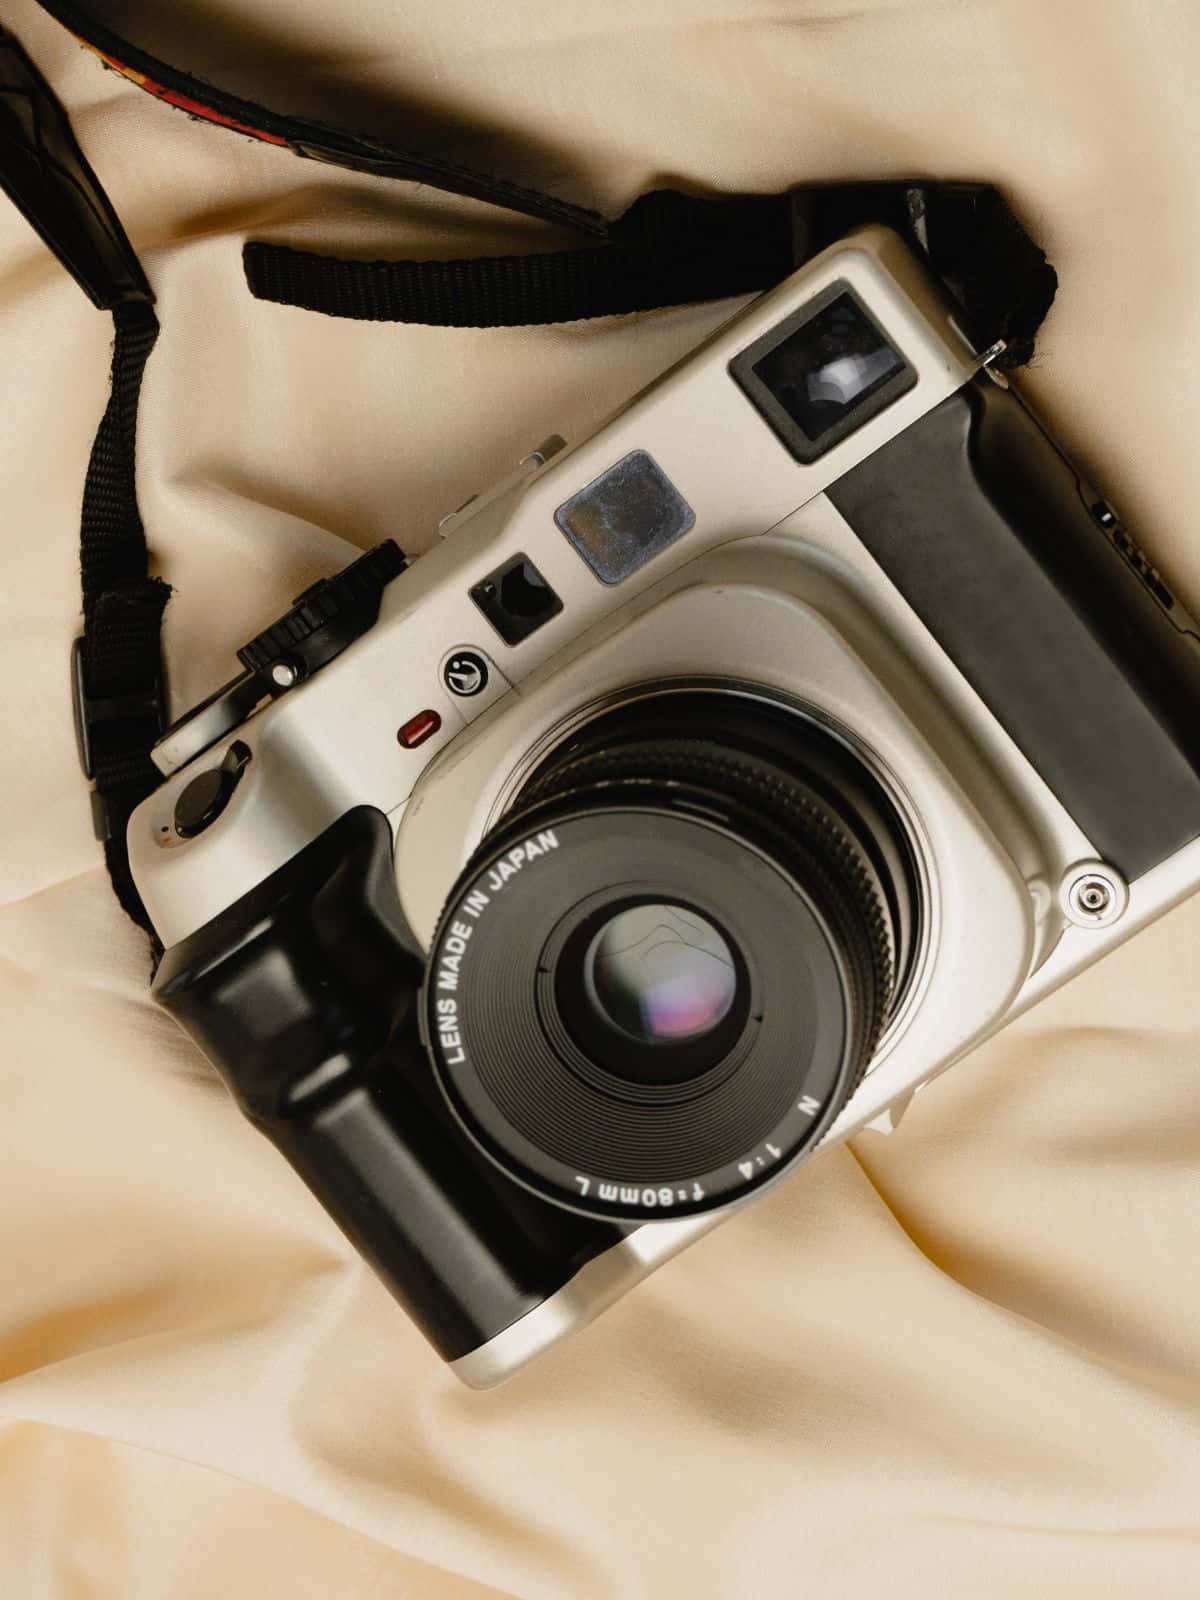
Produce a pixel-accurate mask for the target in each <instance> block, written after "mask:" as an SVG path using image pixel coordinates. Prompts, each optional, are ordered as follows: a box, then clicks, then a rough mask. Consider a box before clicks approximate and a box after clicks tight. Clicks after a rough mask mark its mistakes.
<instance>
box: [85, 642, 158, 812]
mask: <svg viewBox="0 0 1200 1600" xmlns="http://www.w3.org/2000/svg"><path fill="white" fill-rule="evenodd" d="M84 642H85V641H84V637H83V635H82V634H81V635H80V636H79V638H78V639H76V640H75V641H74V642H73V643H72V645H71V710H72V713H73V715H74V720H75V749H76V751H77V753H78V755H79V765H80V767H81V769H82V771H83V775H84V777H85V778H88V779H94V778H95V776H96V759H95V744H94V740H93V737H92V736H93V733H94V732H95V730H96V729H97V728H98V727H102V726H104V725H106V724H110V723H114V722H137V723H147V722H153V724H154V728H155V732H156V733H158V734H161V733H162V732H163V731H164V730H165V728H166V725H167V693H166V674H165V673H164V672H163V668H162V663H161V661H160V662H159V665H158V669H157V671H156V672H155V674H154V682H153V683H152V684H150V685H149V686H148V687H147V688H144V689H135V690H131V691H130V692H129V693H128V694H113V695H91V694H89V693H88V688H87V682H86V676H85V672H84ZM150 742H151V741H150V740H149V739H146V740H144V743H145V744H146V746H147V748H148V747H149V744H150ZM92 824H93V828H94V830H95V834H96V837H97V839H99V840H100V841H101V842H103V841H104V840H106V839H108V838H109V837H110V834H111V830H110V828H109V823H108V807H107V804H106V802H105V799H104V796H103V795H102V794H101V793H100V791H99V790H97V789H93V791H92Z"/></svg>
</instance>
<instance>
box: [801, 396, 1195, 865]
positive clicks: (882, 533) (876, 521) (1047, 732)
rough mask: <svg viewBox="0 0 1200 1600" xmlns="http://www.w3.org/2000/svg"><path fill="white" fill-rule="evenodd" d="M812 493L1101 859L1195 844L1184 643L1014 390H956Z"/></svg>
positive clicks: (1149, 859) (1150, 857)
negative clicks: (841, 523) (874, 564)
mask: <svg viewBox="0 0 1200 1600" xmlns="http://www.w3.org/2000/svg"><path fill="white" fill-rule="evenodd" d="M829 498H830V499H831V500H832V502H833V503H834V505H835V506H836V507H837V509H838V510H839V511H840V512H841V514H842V515H843V516H844V517H845V518H846V520H847V521H848V522H849V523H850V525H851V527H852V528H853V529H854V531H855V532H856V533H857V535H858V537H859V538H860V539H861V540H862V541H863V543H864V544H865V545H866V547H867V548H868V550H870V552H871V554H872V555H873V556H874V557H875V559H876V560H877V561H878V562H879V563H880V565H881V566H882V567H883V569H884V571H885V572H886V573H887V574H888V576H889V577H890V578H891V579H892V581H893V582H894V583H895V584H896V586H897V588H898V589H899V590H900V591H901V593H902V594H903V595H904V596H905V598H906V599H907V600H908V602H909V604H910V605H911V606H912V607H913V609H914V610H915V611H916V613H917V615H918V616H919V617H920V618H921V620H922V621H923V622H924V623H925V625H926V626H927V627H928V628H929V630H930V631H931V633H932V634H933V635H934V637H935V638H936V639H937V640H938V642H939V643H940V644H941V646H942V648H943V649H944V650H945V651H946V653H947V655H948V656H949V657H950V658H951V660H952V661H953V662H954V663H955V664H956V665H957V666H958V668H959V669H960V670H961V672H962V673H963V675H964V677H966V678H967V680H968V681H969V682H970V683H971V684H972V686H973V687H974V688H975V690H976V691H977V692H978V693H979V695H980V696H981V698H982V699H983V700H984V702H985V703H986V704H987V706H988V707H989V708H990V710H991V711H992V712H993V714H994V715H995V716H996V718H997V719H998V721H999V722H1000V723H1001V724H1002V725H1003V726H1004V728H1005V729H1006V730H1007V732H1008V733H1009V734H1010V735H1011V737H1012V739H1013V741H1014V742H1015V743H1016V744H1017V745H1018V746H1019V747H1020V749H1021V750H1022V751H1023V752H1024V754H1025V755H1026V756H1027V757H1028V758H1029V760H1030V762H1031V763H1032V764H1033V765H1034V766H1035V767H1036V768H1037V770H1038V771H1039V772H1040V773H1041V775H1042V777H1043V778H1044V779H1045V781H1046V783H1047V784H1048V785H1049V787H1050V788H1051V789H1052V790H1053V792H1054V793H1055V794H1056V795H1057V796H1058V798H1059V799H1060V800H1061V801H1062V803H1063V805H1064V806H1065V807H1066V809H1067V810H1068V811H1069V812H1070V813H1071V815H1072V816H1073V817H1074V818H1075V820H1076V821H1077V822H1078V824H1079V826H1080V827H1081V828H1082V829H1083V831H1084V832H1085V833H1086V834H1087V835H1088V837H1089V838H1090V839H1091V841H1092V843H1093V844H1094V845H1095V847H1096V850H1097V852H1098V853H1099V854H1100V855H1101V856H1102V857H1104V858H1105V859H1106V860H1108V861H1110V862H1112V864H1113V865H1114V866H1116V867H1118V868H1119V869H1120V870H1121V871H1122V872H1123V873H1124V874H1125V875H1126V876H1127V877H1129V878H1136V877H1138V876H1139V875H1140V874H1141V873H1143V872H1145V871H1147V870H1148V869H1149V868H1150V867H1153V866H1155V865H1156V864H1157V863H1158V862H1160V861H1162V860H1164V859H1165V858H1166V857H1167V856H1169V855H1171V854H1172V853H1173V852H1174V851H1175V850H1177V849H1179V848H1180V846H1181V845H1184V844H1186V843H1188V841H1189V840H1191V839H1193V838H1195V837H1196V836H1197V834H1200V776H1198V775H1197V769H1198V766H1200V649H1198V647H1197V640H1196V638H1195V636H1194V635H1193V634H1192V633H1191V632H1189V631H1187V628H1188V624H1187V620H1186V618H1184V617H1183V616H1182V614H1181V609H1180V608H1179V607H1178V606H1177V604H1176V603H1175V602H1174V600H1173V597H1171V596H1170V594H1169V591H1166V592H1167V596H1168V599H1169V600H1171V605H1170V606H1169V607H1168V606H1166V605H1164V603H1163V600H1162V596H1161V595H1156V593H1155V592H1154V590H1153V587H1152V586H1151V585H1150V584H1149V583H1148V582H1147V581H1146V578H1145V576H1144V574H1141V573H1140V572H1139V570H1138V568H1137V566H1136V565H1135V564H1134V563H1132V562H1130V561H1129V560H1128V559H1127V558H1126V556H1125V555H1124V554H1123V549H1122V541H1121V539H1118V538H1116V537H1114V536H1113V535H1112V534H1111V533H1109V534H1108V536H1106V533H1105V531H1102V528H1101V526H1100V525H1098V521H1097V519H1096V518H1094V516H1093V514H1092V510H1091V507H1092V506H1093V505H1094V504H1095V503H1096V500H1097V497H1096V496H1095V495H1094V494H1093V493H1092V492H1091V491H1090V490H1089V489H1088V487H1087V485H1085V484H1083V483H1081V481H1080V479H1079V477H1078V474H1077V473H1076V472H1075V471H1074V469H1073V468H1072V467H1071V465H1070V463H1069V462H1068V461H1067V460H1066V458H1065V457H1064V456H1063V454H1062V453H1061V451H1059V449H1058V448H1057V446H1056V445H1055V444H1054V443H1053V441H1052V440H1051V439H1050V438H1049V437H1048V436H1047V434H1046V433H1045V432H1044V430H1043V429H1042V428H1041V427H1040V425H1039V424H1038V423H1037V422H1036V420H1035V419H1034V418H1033V417H1032V416H1031V415H1030V413H1029V412H1028V411H1027V410H1026V408H1025V407H1024V405H1022V403H1021V402H1020V401H1019V400H1018V399H1017V397H1016V395H1015V393H1013V392H1012V391H1010V390H1004V389H1001V388H999V387H998V386H997V385H995V384H993V383H992V382H991V381H990V380H989V379H988V378H986V377H981V378H979V379H976V380H974V381H973V382H972V383H970V384H968V385H967V386H966V387H965V388H963V389H961V390H959V391H958V392H957V393H956V394H954V395H952V396H951V397H950V399H948V400H946V401H944V402H943V403H942V404H941V405H940V406H938V407H937V408H936V409H935V410H933V411H932V412H930V413H929V414H928V415H927V416H925V417H923V418H922V419H921V420H920V421H919V422H916V423H914V424H913V425H912V426H911V427H910V428H907V429H906V430H905V431H904V432H903V433H902V434H900V435H898V437H897V438H895V439H894V440H892V442H891V443H890V444H888V445H886V446H885V447H884V448H883V449H882V450H879V451H877V452H876V453H875V454H874V455H873V456H871V457H869V458H868V459H867V460H866V461H864V462H863V463H862V464H861V465H860V466H858V467H856V468H855V469H854V470H853V471H852V472H849V473H847V474H846V476H845V477H844V478H842V479H841V480H840V481H839V482H838V483H837V484H835V485H834V487H833V488H832V489H831V490H830V491H829ZM1120 532H1121V530H1120V529H1119V526H1118V528H1117V533H1120ZM1124 543H1125V544H1129V543H1130V542H1129V541H1128V539H1125V540H1124ZM1159 587H1160V588H1161V587H1162V585H1161V582H1160V584H1159Z"/></svg>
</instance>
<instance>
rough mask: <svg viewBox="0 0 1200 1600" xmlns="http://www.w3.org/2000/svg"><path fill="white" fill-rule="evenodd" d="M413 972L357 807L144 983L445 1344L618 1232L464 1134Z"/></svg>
mask: <svg viewBox="0 0 1200 1600" xmlns="http://www.w3.org/2000/svg"><path fill="white" fill-rule="evenodd" d="M422 975H423V960H422V957H421V954H420V952H419V950H418V949H417V947H416V944H415V941H414V940H413V937H412V935H411V933H410V932H409V930H408V928H407V926H406V924H405V921H404V918H403V914H402V912H401V910H400V903H399V899H398V896H397V894H396V888H395V882H394V879H393V876H392V838H391V830H390V828H389V827H388V823H387V819H386V818H385V817H384V816H383V815H382V813H381V812H378V811H375V810H372V809H370V808H367V807H362V808H359V809H358V810H355V811H351V812H348V813H347V814H346V815H345V816H344V817H342V818H341V819H340V820H339V821H338V822H337V823H335V824H334V825H333V827H331V828H330V829H328V830H327V831H326V832H325V833H324V834H322V835H321V837H320V838H319V839H317V840H315V841H314V843H313V844H311V845H309V846H308V848H307V849H306V850H304V851H302V852H301V853H300V854H299V855H298V856H296V857H295V858H294V859H293V860H292V861H290V862H289V863H288V864H287V865H286V866H285V867H283V868H281V869H280V870H279V871H278V872H276V873H274V874H273V875H272V876H271V877H270V878H268V879H266V880H265V882H263V883H262V884H260V885H259V887H258V888H257V889H255V890H253V891H252V892H251V893H250V894H248V895H246V896H245V897H244V898H243V899H241V900H239V901H238V902H237V903H236V904H235V905H233V906H231V907H230V908H229V909H228V910H227V911H225V912H223V913H222V914H221V915H220V916H219V917H216V918H214V920H213V921H212V922H210V923H208V924H206V925H205V927H203V928H201V929H199V930H198V931H197V932H196V933H194V934H192V935H191V936H190V937H189V938H187V939H185V940H183V941H181V942H180V943H179V944H177V945H175V946H173V947H172V948H171V949H170V950H168V951H167V952H166V954H165V956H164V957H163V960H162V964H161V966H160V967H159V971H158V976H157V978H156V980H155V985H154V992H155V995H156V998H157V999H158V1000H159V1001H160V1002H161V1003H162V1004H163V1005H164V1006H165V1007H166V1008H167V1009H168V1010H169V1011H171V1012H172V1013H173V1014H174V1015H175V1016H176V1017H177V1018H178V1020H179V1021H180V1022H181V1023H182V1024H183V1026H184V1027H185V1028H186V1029H187V1030H188V1032H189V1033H190V1034H191V1035H192V1037H193V1038H194V1039H195V1040H196V1041H197V1043H198V1044H199V1045H200V1046H201V1048H202V1049H203V1050H204V1051H205V1052H206V1054H207V1055H208V1056H209V1057H210V1058H211V1060H212V1061H213V1062H214V1064H215V1065H216V1066H217V1068H218V1070H219V1071H220V1072H221V1074H222V1076H223V1077H224V1078H225V1080H226V1082H227V1083H228V1084H229V1086H230V1088H231V1089H232V1090H233V1092H234V1094H235V1095H236V1096H237V1098H238V1101H239V1103H240V1104H241V1106H242V1109H243V1110H244V1111H245V1112H246V1114H247V1115H248V1116H249V1117H250V1119H251V1120H252V1121H253V1122H254V1123H255V1124H256V1125H257V1126H258V1127H259V1128H260V1129H261V1130H262V1131H263V1132H264V1133H265V1134H266V1135H267V1137H268V1138H269V1139H271V1140H272V1142H273V1143H274V1144H275V1145H276V1146H277V1147H278V1148H279V1149H280V1150H281V1151H282V1153H283V1154H284V1155H285V1156H286V1157H287V1159H288V1160H289V1161H290V1162H291V1164H292V1165H293V1167H295V1169H296V1171H297V1172H299V1174H300V1176H301V1177H302V1178H303V1179H304V1180H305V1182H306V1183H307V1184H308V1185H309V1187H310V1188H311V1189H312V1191H313V1193H314V1194H315V1195H316V1196H317V1198H318V1199H319V1200H320V1201H321V1202H322V1203H323V1204H324V1205H325V1206H326V1207H327V1209H328V1210H329V1211H330V1213H331V1214H332V1215H333V1217H334V1218H335V1219H336V1221H337V1222H338V1224H339V1225H340V1226H341V1228H342V1229H343V1230H344V1231H345V1233H346V1234H347V1235H348V1237H349V1238H350V1239H351V1240H352V1241H353V1242H354V1244H355V1245H356V1246H357V1247H358V1249H359V1250H361V1251H362V1253H363V1255H364V1256H366V1258H367V1259H368V1260H369V1261H370V1262H371V1264H372V1265H373V1266H374V1268H375V1270H376V1271H377V1272H378V1273H379V1275H380V1277H381V1278H382V1279H383V1280H384V1282H385V1283H386V1284H387V1285H388V1286H389V1288H390V1289H391V1290H392V1292H393V1293H394V1294H395V1295H396V1296H397V1298H398V1299H399V1300H400V1301H401V1303H402V1304H403V1305H404V1307H405V1308H406V1310H407V1311H408V1312H409V1314H410V1316H412V1317H413V1319H414V1320H415V1321H416V1322H417V1324H418V1326H420V1328H421V1329H422V1330H423V1332H424V1333H425V1335H426V1336H427V1337H428V1338H429V1340H430V1341H431V1342H432V1343H433V1344H434V1345H435V1346H436V1347H437V1349H438V1350H439V1351H440V1352H441V1354H442V1355H443V1356H444V1357H445V1358H446V1359H447V1360H454V1359H455V1358H456V1357H458V1356H461V1355H465V1354H466V1353H467V1352H468V1351H470V1350H473V1349H475V1348H477V1347H478V1346H479V1345H481V1344H485V1343H487V1341H488V1340H489V1339H491V1338H493V1337H494V1336H495V1335H496V1334H497V1333H499V1332H500V1331H501V1330H502V1329H504V1328H506V1327H508V1326H509V1325H510V1324H511V1323H512V1322H514V1321H516V1319H517V1318H518V1317H521V1316H523V1315H524V1314H525V1313H526V1312H528V1311H531V1310H532V1309H533V1308H534V1307H535V1306H537V1305H538V1304H539V1303H540V1302H541V1301H542V1300H544V1299H546V1298H547V1296H548V1295H550V1294H552V1293H553V1292H554V1291H555V1290H556V1289H559V1288H561V1287H562V1285H563V1284H564V1283H566V1282H567V1281H568V1280H569V1279H570V1278H571V1277H573V1276H574V1274H575V1273H576V1272H577V1271H578V1270H579V1268H580V1267H581V1266H582V1265H583V1264H584V1263H585V1262H586V1261H588V1260H590V1259H591V1258H592V1257H593V1256H596V1255H598V1254H600V1253H601V1252H602V1251H604V1250H607V1249H609V1248H610V1247H611V1246H612V1245H614V1244H616V1243H617V1242H618V1241H619V1240H620V1239H621V1238H622V1236H623V1234H624V1232H625V1231H627V1230H624V1229H621V1228H618V1227H614V1226H612V1225H611V1224H607V1223H601V1222H592V1221H589V1220H588V1219H586V1218H583V1217H578V1216H574V1215H572V1214H570V1213H568V1212H566V1211H563V1210H560V1209H559V1208H557V1207H555V1206H551V1205H548V1204H547V1203H546V1202H545V1201H542V1200H539V1199H537V1198H535V1197H534V1196H533V1195H531V1194H528V1193H526V1192H525V1191H524V1190H522V1189H519V1188H518V1187H517V1186H516V1185H515V1184H513V1183H512V1182H511V1181H510V1180H509V1179H507V1178H505V1177H504V1176H503V1174H502V1173H500V1172H499V1171H498V1170H497V1169H496V1168H494V1167H492V1166H491V1165H490V1163H488V1162H487V1161H486V1159H485V1158H484V1157H483V1156H481V1155H480V1154H479V1153H478V1152H477V1151H476V1150H475V1149H474V1147H473V1146H472V1145H471V1144H470V1143H469V1142H468V1141H467V1139H466V1137H465V1136H464V1135H463V1134H462V1132H461V1131H460V1130H459V1129H458V1127H457V1124H456V1123H455V1122H454V1119H453V1118H452V1116H451V1114H450V1112H449V1110H448V1109H447V1107H446V1105H445V1103H444V1101H443V1100H442V1098H441V1096H440V1093H439V1091H438V1089H437V1087H436V1085H435V1084H434V1082H433V1078H432V1075H431V1072H430V1069H429V1065H428V1062H427V1060H426V1058H425V1054H424V1050H423V1048H422V1046H421V1044H420V1042H419V1039H418V1037H417V1025H416V1010H415V1004H416V996H417V992H418V988H419V985H420V982H421V978H422Z"/></svg>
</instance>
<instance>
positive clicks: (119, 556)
mask: <svg viewBox="0 0 1200 1600" xmlns="http://www.w3.org/2000/svg"><path fill="white" fill-rule="evenodd" d="M113 321H114V324H115V330H116V337H115V339H114V343H113V357H112V392H111V394H110V396H109V401H108V406H107V409H106V410H105V413H104V416H103V418H102V420H101V423H100V427H99V430H98V431H97V433H96V439H95V442H94V444H93V445H92V454H91V459H90V461H89V463H88V471H87V479H86V482H85V484H84V491H83V516H82V524H81V537H80V564H81V569H82V578H83V635H82V639H81V641H80V646H79V651H78V657H77V659H78V669H77V675H76V685H77V719H78V721H79V723H80V725H81V727H82V728H86V748H87V752H88V758H87V766H88V767H89V768H90V776H91V777H92V779H93V781H94V783H95V790H94V798H93V817H94V819H95V822H96V834H97V837H98V838H100V839H102V840H103V842H104V854H105V860H106V861H107V864H108V870H109V874H110V876H111V878H112V882H113V888H114V890H115V891H116V895H117V898H118V899H119V900H120V902H121V904H122V906H123V907H124V908H125V910H126V911H127V912H128V913H129V915H130V916H131V917H132V918H133V920H134V921H135V922H137V923H139V924H140V925H141V926H142V927H144V928H145V929H146V930H147V932H152V931H153V930H152V929H151V926H150V922H149V919H148V917H147V916H146V913H145V910H144V908H143V906H142V903H141V900H140V899H139V897H138V894H137V891H136V889H135V888H134V886H133V879H132V878H131V876H130V872H129V856H128V852H127V850H126V847H125V827H126V824H127V823H128V821H129V817H130V814H131V812H132V811H133V809H134V807H135V806H137V805H138V804H139V803H140V802H141V801H142V800H144V799H145V797H146V796H147V795H148V794H150V792H151V791H152V790H153V789H155V788H157V786H158V784H159V783H161V781H162V774H161V773H160V772H159V771H158V769H157V768H156V767H155V766H154V763H153V762H152V761H151V760H150V747H151V745H152V744H153V743H154V741H155V740H156V739H157V738H158V736H159V734H160V733H161V732H162V730H163V726H164V719H165V709H166V703H165V688H164V682H163V668H162V656H161V648H160V643H159V630H160V627H161V624H162V614H163V610H164V608H165V607H166V603H167V600H168V598H169V596H170V593H171V591H170V589H169V587H168V586H167V584H165V583H164V582H163V580H162V579H161V578H151V577H149V576H148V573H147V566H148V559H149V557H148V552H147V549H146V536H145V532H144V530H143V528H142V519H141V516H140V514H139V512H138V505H137V492H136V486H135V472H134V452H135V441H136V434H137V412H138V396H139V392H140V390H141V384H142V374H143V371H144V369H145V365H146V361H147V359H148V358H149V355H150V352H151V350H152V349H153V348H154V342H155V340H156V339H157V338H158V319H157V318H156V317H155V315H154V310H153V307H152V306H151V305H150V304H149V303H148V302H145V301H133V302H129V303H126V304H123V305H119V306H117V307H116V308H115V309H114V311H113Z"/></svg>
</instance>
